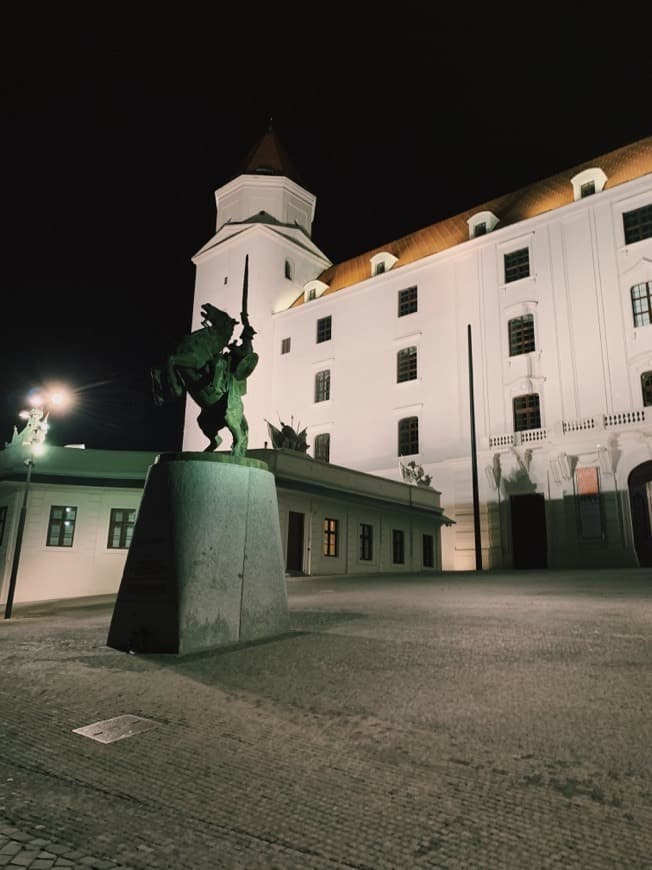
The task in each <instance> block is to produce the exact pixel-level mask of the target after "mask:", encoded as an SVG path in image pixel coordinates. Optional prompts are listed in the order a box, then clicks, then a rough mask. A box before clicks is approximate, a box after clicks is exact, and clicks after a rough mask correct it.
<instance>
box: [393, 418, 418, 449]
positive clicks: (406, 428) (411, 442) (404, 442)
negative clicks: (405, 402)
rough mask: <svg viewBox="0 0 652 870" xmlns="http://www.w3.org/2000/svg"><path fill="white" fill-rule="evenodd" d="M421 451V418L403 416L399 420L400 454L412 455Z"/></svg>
mask: <svg viewBox="0 0 652 870" xmlns="http://www.w3.org/2000/svg"><path fill="white" fill-rule="evenodd" d="M418 452H419V418H418V417H403V419H402V420H399V421H398V455H399V456H411V455H412V454H414V453H418Z"/></svg>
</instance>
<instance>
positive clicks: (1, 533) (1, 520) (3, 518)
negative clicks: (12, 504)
mask: <svg viewBox="0 0 652 870" xmlns="http://www.w3.org/2000/svg"><path fill="white" fill-rule="evenodd" d="M6 525H7V506H6V505H3V506H2V507H0V547H1V546H2V542H3V541H4V539H5V526H6Z"/></svg>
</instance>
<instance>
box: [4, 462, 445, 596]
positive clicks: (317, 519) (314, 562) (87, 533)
mask: <svg viewBox="0 0 652 870" xmlns="http://www.w3.org/2000/svg"><path fill="white" fill-rule="evenodd" d="M251 455H252V456H253V457H254V458H256V459H260V460H262V461H263V462H266V463H267V465H268V467H269V468H270V471H271V472H272V473H273V474H274V477H275V481H276V491H277V497H278V506H279V515H280V524H281V535H282V541H283V546H284V553H285V559H286V565H287V570H288V573H289V574H295V575H299V574H365V573H370V572H371V573H376V572H386V571H392V572H410V573H415V572H421V571H426V572H431V571H439V570H441V534H440V529H441V527H442V525H444V524H445V523H447V522H449V521H448V520H447V518H446V517H445V516H444V514H443V511H442V509H441V507H440V505H439V493H438V492H436V491H435V490H434V489H431V488H425V487H417V486H409V485H408V484H405V483H398V482H396V481H391V480H387V481H378V480H377V478H375V477H373V476H372V475H368V474H363V473H360V472H356V471H350V470H349V469H346V468H340V467H338V466H335V465H327V464H325V463H322V462H316V461H315V460H314V459H312V458H311V457H306V456H305V455H303V454H300V453H296V452H294V451H289V450H280V451H274V450H260V451H252V454H251ZM29 456H30V452H29V448H26V447H23V446H20V445H18V446H10V447H7V448H6V449H5V450H3V451H0V602H2V604H3V606H4V604H5V603H6V601H7V597H8V590H9V584H10V577H11V572H12V566H13V563H14V553H15V547H16V540H17V531H18V522H19V516H20V510H21V505H22V503H23V497H24V493H25V482H26V467H25V459H26V458H28V457H29ZM155 458H156V454H155V453H147V452H127V451H111V450H80V449H74V448H70V447H49V448H47V450H46V451H45V452H44V454H43V455H42V456H39V457H38V459H37V461H36V464H35V466H34V469H33V473H32V479H31V483H30V486H29V492H28V499H27V511H26V522H25V528H24V534H23V539H22V546H21V547H20V549H19V560H18V574H17V576H16V586H15V595H14V599H13V600H14V601H15V602H16V603H20V602H29V601H44V600H48V599H54V598H74V597H80V596H88V595H102V594H113V593H116V592H117V591H118V587H119V585H120V580H121V578H122V573H123V569H124V565H125V560H126V556H127V549H128V547H129V543H130V542H131V534H132V530H133V526H134V523H135V521H136V516H137V510H138V507H139V505H140V500H141V497H142V491H143V486H144V483H145V477H146V474H147V470H148V468H149V466H150V465H151V464H152V462H153V461H154V460H155ZM207 522H210V519H209V518H207ZM219 534H220V530H219V528H216V529H215V535H216V537H218V538H219Z"/></svg>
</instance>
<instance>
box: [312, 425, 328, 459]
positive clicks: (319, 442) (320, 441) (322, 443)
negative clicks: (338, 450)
mask: <svg viewBox="0 0 652 870" xmlns="http://www.w3.org/2000/svg"><path fill="white" fill-rule="evenodd" d="M330 458H331V436H330V435H329V434H328V432H322V433H321V434H320V435H315V459H317V460H319V462H329V461H330Z"/></svg>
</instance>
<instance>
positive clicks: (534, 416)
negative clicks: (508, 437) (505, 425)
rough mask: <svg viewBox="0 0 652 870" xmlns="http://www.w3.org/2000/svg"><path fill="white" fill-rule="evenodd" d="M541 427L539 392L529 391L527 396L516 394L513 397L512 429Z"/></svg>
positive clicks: (522, 429)
mask: <svg viewBox="0 0 652 870" xmlns="http://www.w3.org/2000/svg"><path fill="white" fill-rule="evenodd" d="M540 428H541V410H540V408H539V394H538V393H529V394H528V395H527V396H516V398H515V399H514V431H515V432H523V431H524V430H525V429H540Z"/></svg>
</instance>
